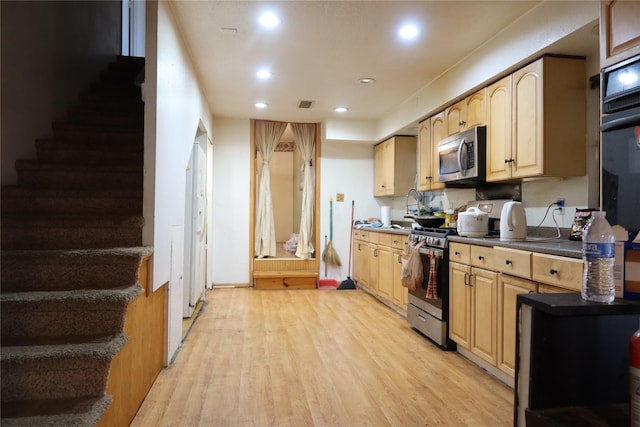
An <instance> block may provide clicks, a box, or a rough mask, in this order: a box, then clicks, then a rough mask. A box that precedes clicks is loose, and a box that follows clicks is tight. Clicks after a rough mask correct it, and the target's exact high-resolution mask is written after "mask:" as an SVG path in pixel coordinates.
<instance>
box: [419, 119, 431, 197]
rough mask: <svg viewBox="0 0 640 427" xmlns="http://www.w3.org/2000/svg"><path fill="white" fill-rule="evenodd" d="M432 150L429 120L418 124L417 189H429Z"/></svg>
mask: <svg viewBox="0 0 640 427" xmlns="http://www.w3.org/2000/svg"><path fill="white" fill-rule="evenodd" d="M432 155H433V151H432V150H431V121H430V120H428V119H427V120H425V121H422V122H420V123H419V124H418V190H419V191H429V190H431V180H432V179H433V173H432V170H433V160H432Z"/></svg>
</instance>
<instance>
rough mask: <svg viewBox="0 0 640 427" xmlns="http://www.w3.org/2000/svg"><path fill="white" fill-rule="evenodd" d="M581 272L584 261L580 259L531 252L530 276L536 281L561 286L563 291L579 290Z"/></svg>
mask: <svg viewBox="0 0 640 427" xmlns="http://www.w3.org/2000/svg"><path fill="white" fill-rule="evenodd" d="M583 274H584V261H583V260H581V259H577V258H567V257H560V256H556V255H548V254H539V253H534V254H533V268H532V277H533V280H535V281H537V282H541V283H544V284H546V285H551V286H556V287H560V288H563V289H565V292H567V291H575V292H580V291H581V290H582V277H583Z"/></svg>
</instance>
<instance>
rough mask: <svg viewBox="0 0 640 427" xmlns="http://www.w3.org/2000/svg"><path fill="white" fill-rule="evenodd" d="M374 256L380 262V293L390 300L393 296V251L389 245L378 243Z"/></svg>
mask: <svg viewBox="0 0 640 427" xmlns="http://www.w3.org/2000/svg"><path fill="white" fill-rule="evenodd" d="M374 256H375V258H376V259H377V264H378V283H377V284H378V288H377V289H378V295H379V296H380V297H382V298H385V299H387V300H390V299H392V296H393V261H394V256H393V251H392V250H391V248H390V247H388V246H382V245H378V246H377V248H376V253H375V255H374Z"/></svg>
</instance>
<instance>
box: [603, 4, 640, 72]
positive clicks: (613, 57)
mask: <svg viewBox="0 0 640 427" xmlns="http://www.w3.org/2000/svg"><path fill="white" fill-rule="evenodd" d="M639 23H640V2H638V1H623V0H606V1H602V2H600V68H605V67H608V66H609V65H613V64H616V63H618V62H620V61H624V60H625V59H627V58H631V57H632V56H634V55H637V54H640V24H639Z"/></svg>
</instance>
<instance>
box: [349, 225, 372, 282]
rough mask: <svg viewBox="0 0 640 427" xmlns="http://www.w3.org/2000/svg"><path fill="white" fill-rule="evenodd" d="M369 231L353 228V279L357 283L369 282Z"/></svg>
mask: <svg viewBox="0 0 640 427" xmlns="http://www.w3.org/2000/svg"><path fill="white" fill-rule="evenodd" d="M368 235H369V232H368V231H362V230H353V279H354V280H355V281H356V282H357V283H358V285H364V286H366V285H368V283H369V241H368V239H369V237H368Z"/></svg>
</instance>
